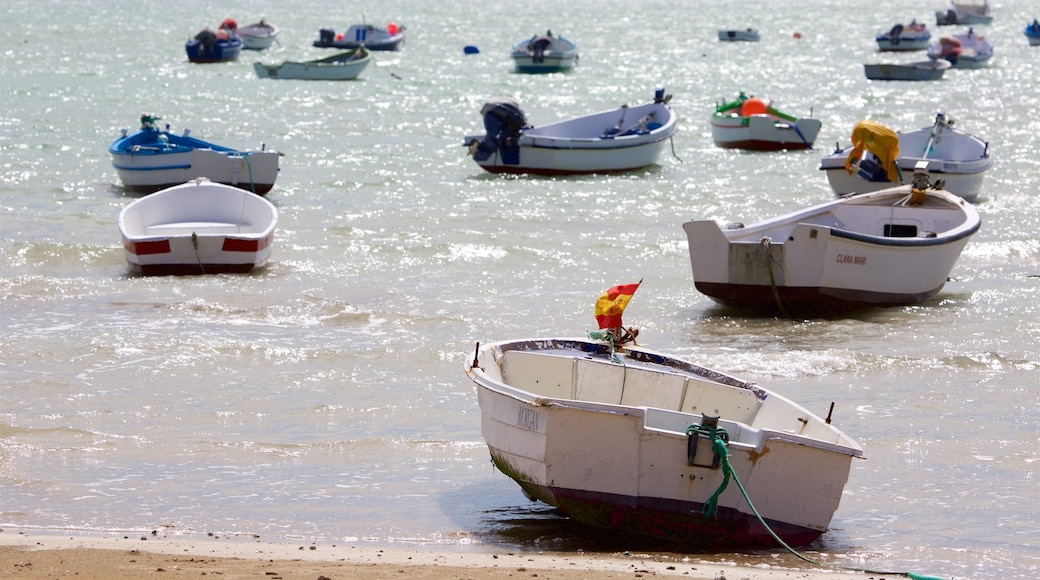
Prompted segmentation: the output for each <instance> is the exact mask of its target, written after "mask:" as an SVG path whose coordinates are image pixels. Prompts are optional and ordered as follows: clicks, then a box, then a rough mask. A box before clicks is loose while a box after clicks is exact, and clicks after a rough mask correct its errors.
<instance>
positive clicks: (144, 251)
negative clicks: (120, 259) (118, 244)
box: [123, 240, 170, 256]
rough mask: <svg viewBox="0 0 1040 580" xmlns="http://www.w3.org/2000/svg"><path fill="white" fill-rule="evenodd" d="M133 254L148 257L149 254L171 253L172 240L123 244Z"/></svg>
mask: <svg viewBox="0 0 1040 580" xmlns="http://www.w3.org/2000/svg"><path fill="white" fill-rule="evenodd" d="M123 247H124V248H126V250H127V251H128V252H130V253H131V254H136V255H138V256H147V255H149V254H168V253H170V240H155V241H151V242H129V241H128V242H126V243H124V244H123Z"/></svg>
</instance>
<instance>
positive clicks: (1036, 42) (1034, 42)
mask: <svg viewBox="0 0 1040 580" xmlns="http://www.w3.org/2000/svg"><path fill="white" fill-rule="evenodd" d="M1025 32H1026V38H1027V39H1029V46H1040V21H1037V20H1036V19H1035V18H1034V19H1033V22H1032V23H1030V24H1027V25H1026V31H1025Z"/></svg>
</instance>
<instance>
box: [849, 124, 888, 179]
mask: <svg viewBox="0 0 1040 580" xmlns="http://www.w3.org/2000/svg"><path fill="white" fill-rule="evenodd" d="M863 151H869V152H871V153H873V154H874V156H875V157H877V158H878V162H879V163H880V164H881V167H882V168H883V169H884V170H885V173H886V174H887V175H888V180H889V181H896V182H898V181H899V168H898V167H897V166H896V158H897V157H899V135H896V132H895V131H893V130H891V129H889V128H888V127H886V126H884V125H882V124H881V123H878V122H876V121H860V122H859V123H856V127H855V128H853V129H852V153H850V154H849V156H848V158H847V159H846V160H845V170H846V171H848V172H849V173H852V171H853V168H852V162H853V161H854V160H857V159H859V158H860V156H861V155H863Z"/></svg>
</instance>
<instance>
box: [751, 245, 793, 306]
mask: <svg viewBox="0 0 1040 580" xmlns="http://www.w3.org/2000/svg"><path fill="white" fill-rule="evenodd" d="M758 243H760V244H762V247H763V248H764V249H765V251H766V270H767V271H768V272H769V286H770V288H772V290H773V300H775V301H776V307H777V308H779V309H780V313H781V314H783V315H784V318H787V319H791V315H790V314H788V313H787V309H785V308H784V304H783V303H782V302H780V290H779V289H778V288H777V287H776V276H774V275H773V251H772V243H773V240H772V238H770V237H769V236H763V237H762V239H761V240H759V241H758Z"/></svg>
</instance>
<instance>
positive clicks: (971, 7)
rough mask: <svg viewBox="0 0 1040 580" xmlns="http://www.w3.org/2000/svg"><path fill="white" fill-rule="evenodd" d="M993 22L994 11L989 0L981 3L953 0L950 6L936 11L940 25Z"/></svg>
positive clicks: (936, 20) (936, 19) (936, 17)
mask: <svg viewBox="0 0 1040 580" xmlns="http://www.w3.org/2000/svg"><path fill="white" fill-rule="evenodd" d="M991 22H993V13H992V12H991V11H990V9H989V0H983V1H982V3H981V4H980V3H979V2H976V1H974V0H973V1H971V2H956V1H955V0H951V1H950V7H949V8H947V9H946V10H936V11H935V23H936V24H937V25H938V26H949V25H952V24H989V23H991Z"/></svg>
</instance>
